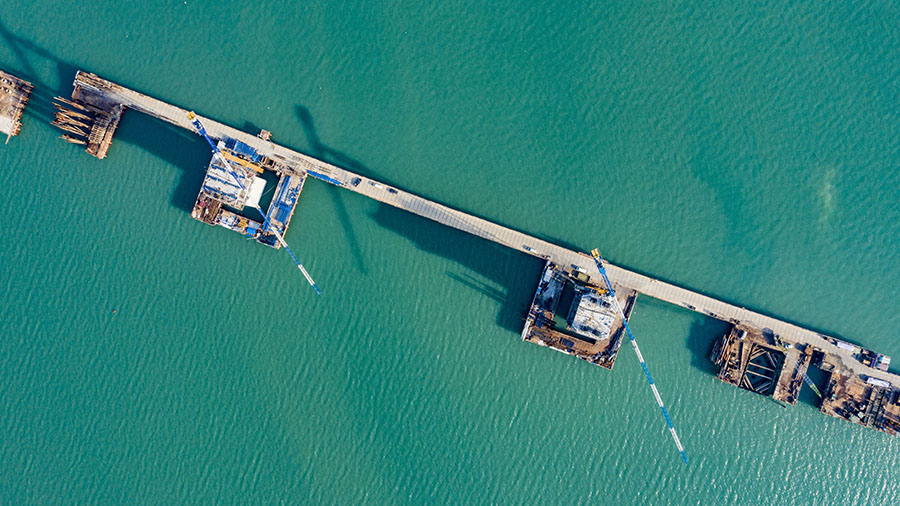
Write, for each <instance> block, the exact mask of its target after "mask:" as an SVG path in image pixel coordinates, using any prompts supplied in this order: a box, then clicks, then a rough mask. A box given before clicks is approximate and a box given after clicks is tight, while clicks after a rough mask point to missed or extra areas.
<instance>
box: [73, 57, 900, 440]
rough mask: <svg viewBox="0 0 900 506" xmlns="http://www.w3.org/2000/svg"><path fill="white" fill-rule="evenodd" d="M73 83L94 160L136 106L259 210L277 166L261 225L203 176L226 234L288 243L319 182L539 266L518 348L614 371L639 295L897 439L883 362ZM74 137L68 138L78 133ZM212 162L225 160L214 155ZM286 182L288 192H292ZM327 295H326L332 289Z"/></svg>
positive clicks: (786, 395) (238, 134)
mask: <svg viewBox="0 0 900 506" xmlns="http://www.w3.org/2000/svg"><path fill="white" fill-rule="evenodd" d="M74 86H75V89H74V91H73V94H72V99H71V100H69V99H63V98H60V99H59V100H60V101H61V102H62V103H63V104H67V105H68V106H69V107H70V109H69V110H68V111H69V112H66V110H64V108H62V107H59V109H60V111H61V112H60V113H61V114H63V115H65V116H66V118H68V119H72V118H75V119H77V121H78V123H79V125H78V132H74V133H76V134H78V135H80V138H75V137H72V136H71V135H68V134H67V135H66V136H65V138H66V140H68V141H69V142H76V143H80V144H85V145H87V151H88V152H89V153H90V154H92V155H94V156H97V157H98V158H102V157H104V156H106V154H107V151H108V150H109V146H110V144H111V142H112V138H113V134H114V131H115V128H116V126H117V125H118V122H119V119H120V118H121V115H122V113H123V111H125V110H128V109H131V110H134V111H138V112H141V113H144V114H147V115H149V116H152V117H154V118H158V119H160V120H163V121H166V122H168V123H171V124H173V125H176V126H178V127H181V128H185V129H187V130H190V131H193V132H196V131H197V126H196V125H197V124H198V123H197V122H202V126H203V127H205V134H204V135H207V136H208V138H209V139H213V140H215V141H218V142H220V143H221V144H220V145H219V146H220V147H221V148H222V153H223V156H225V158H228V159H229V160H232V161H234V160H233V158H232V157H234V158H238V159H239V160H238V161H235V163H237V164H238V165H240V166H243V167H245V168H246V169H247V171H246V174H247V177H248V179H247V181H251V184H250V185H249V186H248V187H247V188H243V184H238V185H235V187H236V188H238V189H241V190H246V195H245V194H243V193H242V194H241V197H240V198H242V199H245V200H246V199H250V200H251V201H253V203H254V205H255V202H256V201H255V200H253V199H254V198H255V197H254V196H253V195H252V194H253V186H252V180H253V177H251V176H252V173H253V172H254V171H256V170H257V169H260V170H272V171H274V172H276V173H277V174H278V175H279V177H281V179H280V181H282V183H280V186H279V188H280V189H279V190H278V195H279V196H278V197H277V198H276V201H277V205H276V203H275V202H273V206H275V208H270V210H269V211H267V212H265V213H264V214H265V215H264V216H261V217H259V218H258V219H257V220H256V221H253V220H251V219H248V220H247V221H245V222H241V221H240V217H231V216H230V215H222V214H219V213H220V211H225V212H231V211H228V210H226V209H219V208H217V207H216V206H217V205H218V204H216V202H220V201H221V199H222V198H225V197H222V195H223V194H224V193H223V192H224V190H223V188H225V186H227V185H229V184H231V183H230V182H229V181H230V180H225V178H224V177H219V178H218V179H217V180H209V178H210V177H211V176H210V175H211V174H212V176H213V179H216V178H215V175H216V169H214V166H215V165H216V163H215V161H213V162H211V163H210V170H209V171H208V173H207V180H205V183H204V184H206V183H209V186H208V187H207V186H205V187H204V188H207V189H201V190H200V196H199V197H198V206H200V207H199V208H197V207H195V213H194V217H195V218H197V219H200V220H202V221H205V222H207V223H210V224H218V225H221V226H226V227H228V228H231V229H233V230H236V231H239V232H241V233H242V234H244V235H251V236H253V237H255V238H256V239H257V240H258V241H260V242H263V243H268V244H270V245H273V246H277V244H284V245H286V244H285V243H283V240H281V239H279V240H278V241H274V240H271V239H270V238H269V236H268V235H267V233H266V232H265V231H266V229H267V226H266V225H267V224H268V223H270V222H271V223H275V224H277V226H275V227H274V228H271V231H272V234H277V235H278V237H279V238H280V237H281V236H283V235H284V233H285V232H286V229H287V225H288V220H289V218H290V216H291V215H292V213H293V206H294V205H296V200H297V196H298V194H299V193H300V190H301V189H302V182H303V181H304V180H306V179H307V178H309V177H311V178H314V179H319V180H322V181H325V182H327V183H329V184H333V185H335V186H339V187H341V188H343V189H346V190H348V191H352V192H355V193H359V194H362V195H364V196H366V197H369V198H371V199H374V200H377V201H379V202H382V203H384V204H387V205H390V206H393V207H396V208H399V209H403V210H406V211H409V212H411V213H415V214H417V215H419V216H422V217H425V218H428V219H430V220H433V221H436V222H438V223H441V224H443V225H446V226H449V227H453V228H455V229H458V230H461V231H463V232H468V233H470V234H473V235H476V236H478V237H481V238H483V239H486V240H488V241H492V242H495V243H498V244H501V245H503V246H506V247H509V248H512V249H514V250H516V251H519V252H521V253H523V254H526V255H531V256H534V257H538V258H541V259H543V260H544V261H545V263H546V266H545V270H544V272H543V274H542V277H541V279H540V280H538V282H537V285H538V286H537V291H536V293H535V297H534V300H533V302H532V305H531V309H530V310H529V312H528V315H527V317H526V319H525V322H524V328H523V331H522V338H523V339H525V340H529V341H531V342H535V343H537V344H540V345H543V346H548V347H550V348H553V349H555V350H557V351H560V352H563V353H567V354H570V355H574V356H576V357H579V358H582V359H584V360H586V361H588V362H592V363H595V364H598V365H601V366H604V367H608V368H611V367H612V364H613V363H614V360H615V356H616V353H617V352H618V349H619V344H620V343H621V340H622V336H623V332H625V333H629V334H630V332H627V320H625V319H624V318H623V313H624V314H625V315H628V314H630V312H631V310H632V309H633V305H634V300H635V298H636V297H637V296H638V295H645V296H648V297H652V298H655V299H659V300H662V301H665V302H668V303H671V304H675V305H678V306H681V307H683V308H686V309H688V310H691V311H696V312H698V313H702V314H704V315H706V316H708V317H711V318H715V319H717V320H721V321H724V322H727V323H729V324H731V329H730V330H729V332H728V333H727V334H726V335H725V336H723V337H722V339H721V340H720V341H718V342H717V343H716V345H715V348H714V349H713V350H712V355H711V359H712V360H713V361H714V362H715V363H717V364H718V365H720V366H721V372H720V373H719V378H720V379H722V380H723V381H725V382H728V383H731V384H734V385H736V386H739V387H741V388H745V389H747V390H750V391H753V392H756V393H759V394H762V395H766V396H771V397H773V398H774V399H775V400H778V401H780V402H783V403H786V404H794V403H795V402H796V400H797V398H798V394H799V391H800V389H801V388H802V385H803V384H805V383H812V382H811V381H810V380H809V378H808V376H807V374H806V373H807V371H808V369H809V368H810V367H813V368H819V369H821V370H822V371H824V372H825V375H826V377H827V381H826V383H825V385H823V386H824V393H823V400H822V404H821V410H822V411H823V412H825V413H827V414H829V415H832V416H835V417H839V418H842V419H845V420H848V421H851V422H854V423H857V424H860V425H863V426H867V427H872V428H876V429H878V430H881V431H883V432H886V433H889V434H897V433H898V432H900V376H898V375H896V374H894V373H892V372H890V371H889V370H888V364H889V361H890V359H889V358H888V357H885V356H883V355H879V354H877V353H875V352H872V351H870V350H866V349H864V348H861V347H859V346H856V345H853V344H850V343H847V342H844V341H842V340H839V339H836V338H833V337H829V336H827V335H824V334H821V333H818V332H815V331H813V330H809V329H805V328H802V327H799V326H797V325H794V324H792V323H789V322H786V321H782V320H779V319H778V318H774V317H772V316H768V315H765V314H761V313H759V312H755V311H751V310H748V309H745V308H743V307H739V306H736V305H733V304H729V303H727V302H724V301H721V300H718V299H715V298H713V297H710V296H707V295H704V294H701V293H698V292H694V291H691V290H688V289H685V288H682V287H679V286H676V285H673V284H671V283H667V282H664V281H660V280H658V279H654V278H651V277H648V276H645V275H643V274H639V273H637V272H634V271H631V270H628V269H625V268H622V267H619V266H616V265H612V264H609V263H605V262H604V264H603V265H605V275H608V281H609V283H608V284H607V283H606V282H605V280H604V279H602V278H601V277H600V276H599V274H600V273H599V272H598V266H599V265H600V264H599V263H596V262H595V260H594V258H592V256H591V255H588V254H586V253H583V252H580V251H573V250H570V249H567V248H565V247H562V246H559V245H556V244H553V243H550V242H547V241H544V240H541V239H538V238H536V237H533V236H531V235H528V234H525V233H523V232H519V231H517V230H513V229H510V228H508V227H504V226H502V225H498V224H496V223H491V222H490V221H487V220H485V219H482V218H479V217H476V216H472V215H469V214H466V213H464V212H462V211H458V210H455V209H452V208H450V207H447V206H445V205H442V204H440V203H437V202H434V201H431V200H428V199H425V198H423V197H420V196H417V195H414V194H412V193H410V192H407V191H405V190H403V189H400V188H395V187H392V186H391V185H388V184H385V183H382V182H380V181H377V180H374V179H371V178H369V177H366V176H364V175H361V174H356V173H353V172H351V171H348V170H346V169H344V168H341V167H338V166H335V165H332V164H329V163H327V162H324V161H322V160H318V159H316V158H313V157H310V156H307V155H304V154H302V153H299V152H297V151H294V150H291V149H289V148H287V147H284V146H280V145H278V144H275V143H273V142H271V140H270V138H269V135H268V133H267V132H265V131H263V132H261V133H260V134H252V133H247V132H243V131H241V130H238V129H235V128H232V127H230V126H228V125H225V124H222V123H219V122H217V121H214V120H212V119H209V118H205V117H201V116H199V115H196V116H195V118H196V122H195V121H192V119H191V118H194V116H192V117H191V118H189V111H188V110H186V109H182V108H180V107H176V106H174V105H171V104H168V103H165V102H162V101H160V100H157V99H155V98H152V97H149V96H147V95H144V94H142V93H139V92H137V91H134V90H131V89H128V88H125V87H123V86H120V85H118V84H115V83H113V82H110V81H108V80H105V79H102V78H100V77H98V76H96V75H94V74H90V73H85V72H78V74H77V75H76V78H75V82H74ZM69 123H71V122H69ZM69 123H67V124H69ZM71 130H72V129H70V131H69V133H73V132H72V131H71ZM229 146H230V147H229ZM215 148H216V147H215V146H214V149H215ZM245 155H246V156H245ZM214 158H217V159H221V157H219V155H216V157H214ZM223 163H225V164H227V163H228V162H223ZM219 165H221V163H220V164H219ZM219 168H221V167H219ZM257 172H258V171H257ZM285 178H287V180H288V183H285ZM291 178H293V181H294V185H295V186H290V184H289V181H290V180H291ZM217 185H218V186H217ZM210 188H211V189H210ZM216 188H218V190H216ZM285 188H287V190H285ZM282 190H284V191H282ZM288 190H290V191H288ZM285 191H287V193H285ZM217 192H218V193H217ZM216 195H219V196H218V197H217V196H216ZM284 195H287V196H284ZM217 199H219V200H217ZM201 202H202V204H201ZM226 204H227V203H226ZM210 206H213V208H212V209H211V208H210ZM278 206H281V208H278ZM260 212H261V213H262V211H261V210H260ZM232 214H233V213H232ZM223 216H224V218H223ZM260 220H261V221H260ZM261 230H262V232H260V231H261ZM297 263H298V265H299V262H297ZM301 270H302V266H301ZM304 274H305V271H304ZM307 279H309V278H307ZM310 281H311V280H310ZM324 288H325V290H326V291H327V287H324ZM610 297H614V299H610ZM620 306H621V307H624V310H622V309H621V307H620ZM629 337H631V336H629ZM648 379H650V378H649V374H648ZM652 384H653V382H652V380H651V385H652ZM654 392H655V387H654ZM667 420H668V416H667Z"/></svg>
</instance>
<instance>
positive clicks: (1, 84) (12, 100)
mask: <svg viewBox="0 0 900 506" xmlns="http://www.w3.org/2000/svg"><path fill="white" fill-rule="evenodd" d="M33 89H34V86H32V85H31V83H29V82H28V81H25V80H23V79H19V78H18V77H16V76H14V75H12V74H10V73H9V72H4V71H3V70H0V133H2V134H6V142H9V138H10V137H13V136H16V135H19V130H20V129H21V128H22V122H21V121H19V120H20V119H22V113H23V112H24V111H25V106H26V105H27V104H28V99H29V98H30V96H31V91H32V90H33Z"/></svg>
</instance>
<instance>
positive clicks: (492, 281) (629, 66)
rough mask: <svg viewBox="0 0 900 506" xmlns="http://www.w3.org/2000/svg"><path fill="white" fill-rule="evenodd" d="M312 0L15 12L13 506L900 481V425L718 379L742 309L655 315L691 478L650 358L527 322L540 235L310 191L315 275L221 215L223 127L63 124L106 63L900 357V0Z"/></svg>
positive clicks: (672, 498)
mask: <svg viewBox="0 0 900 506" xmlns="http://www.w3.org/2000/svg"><path fill="white" fill-rule="evenodd" d="M285 3H286V2H268V1H266V0H263V1H261V2H251V3H248V2H237V1H230V0H229V1H224V2H199V1H193V0H189V1H187V2H182V1H172V2H153V3H152V4H155V5H145V4H150V2H80V3H77V4H72V3H70V2H61V1H41V2H26V1H22V0H7V1H6V2H5V3H4V8H3V9H2V13H0V67H2V68H5V69H7V70H9V71H12V72H14V73H16V74H18V75H20V76H22V77H25V78H27V79H30V80H31V81H32V82H34V84H35V85H36V90H35V92H34V95H33V98H32V101H31V103H30V105H29V108H28V110H27V113H26V116H25V118H24V120H23V123H24V125H23V127H22V132H21V135H20V136H19V137H17V138H14V139H12V140H11V141H10V142H9V144H8V145H5V146H3V145H0V168H2V170H3V174H4V177H3V184H4V188H3V199H2V200H0V218H2V222H3V223H4V230H3V237H2V239H0V261H2V265H3V269H2V272H0V286H2V289H3V292H4V293H3V298H2V307H0V311H2V321H0V323H2V334H0V504H4V505H5V504H15V505H18V504H82V503H104V504H135V503H144V504H180V503H189V504H205V503H239V504H301V503H307V504H373V505H374V504H378V505H380V504H409V503H413V504H422V503H427V504H489V503H496V504H578V503H587V504H611V505H618V504H660V505H667V504H703V505H706V504H713V505H718V504H782V505H784V504H803V505H806V504H858V505H882V504H889V503H891V502H895V501H896V500H897V497H898V496H900V467H898V462H900V457H898V456H900V438H890V437H889V436H886V435H883V434H881V433H878V432H876V431H872V430H864V429H862V428H859V427H857V426H854V425H852V424H849V423H845V422H841V421H839V420H835V419H830V418H828V417H826V416H825V415H821V414H819V413H818V412H817V409H816V408H815V407H814V406H813V405H812V404H811V401H809V400H808V397H809V396H808V395H807V402H804V403H800V404H798V405H797V406H795V407H793V408H790V409H787V408H783V407H781V406H779V405H777V404H776V403H774V402H772V401H770V400H767V399H765V398H763V397H760V396H757V395H754V394H751V393H749V392H745V391H743V390H739V389H737V388H734V387H731V386H728V385H725V384H724V383H721V382H719V381H717V380H716V379H715V377H714V369H713V367H712V364H710V363H709V362H708V359H707V358H706V355H707V352H708V350H709V348H710V345H711V342H712V340H713V339H714V338H716V337H718V336H719V335H720V334H721V332H722V331H723V326H722V325H721V324H719V323H718V322H715V321H710V320H707V319H705V318H703V317H700V316H698V315H694V314H692V313H689V312H687V311H684V310H682V309H679V308H677V307H673V306H669V305H666V304H663V303H660V302H656V301H653V300H651V299H648V298H643V299H639V302H638V304H637V306H636V309H635V313H634V319H633V328H634V331H635V334H636V335H637V336H638V340H639V341H640V342H641V346H642V351H643V352H644V355H645V356H646V359H647V361H648V363H649V365H650V367H651V369H652V370H653V372H654V376H655V379H656V380H657V382H658V384H659V386H660V390H661V393H662V395H663V398H664V399H665V400H666V402H667V405H668V407H669V410H670V412H671V414H672V418H673V420H674V422H675V424H676V426H677V427H678V429H679V432H680V434H681V436H682V440H683V441H684V445H685V447H686V449H687V452H688V454H689V456H690V458H691V463H690V465H688V466H684V465H682V464H681V463H680V460H679V458H678V454H677V452H676V451H675V448H674V445H673V444H672V442H671V440H670V439H669V435H668V433H667V432H666V431H665V425H664V423H663V420H662V418H661V417H660V416H659V411H658V409H657V408H656V406H655V403H654V402H653V398H652V396H651V394H650V392H649V390H648V388H647V386H646V381H645V379H644V377H643V375H642V373H641V370H640V367H639V366H638V363H637V360H636V359H635V357H634V355H633V354H632V353H631V351H630V350H628V349H627V347H626V348H623V350H622V353H621V354H620V356H619V359H618V362H617V365H616V367H615V369H614V370H613V371H611V372H610V371H606V370H603V369H600V368H598V367H593V366H590V365H588V364H586V363H584V362H581V361H579V360H575V359H573V358H570V357H566V356H564V355H562V354H559V353H553V352H551V351H549V350H547V349H543V348H540V347H538V346H534V345H531V344H528V343H523V342H521V341H519V332H520V330H521V313H522V311H523V310H524V309H525V307H526V305H527V304H528V302H529V301H530V299H531V296H532V294H533V290H534V287H535V284H536V282H537V275H538V272H539V270H540V262H538V261H537V260H535V259H531V258H526V257H524V256H523V255H519V254H514V253H512V252H510V251H507V250H504V249H501V248H499V247H496V246H494V245H492V244H490V243H487V242H485V241H482V240H480V239H476V238H474V237H470V236H467V235H465V234H463V233H461V232H457V231H454V230H450V229H447V228H444V227H442V226H440V225H437V224H434V223H432V222H429V221H427V220H424V219H422V218H418V217H415V216H412V215H409V214H406V213H403V212H401V211H398V210H395V209H393V208H388V207H386V206H384V205H381V204H378V203H376V202H374V201H371V200H368V199H365V198H364V197H362V196H358V195H355V194H351V193H349V192H344V191H341V190H340V189H337V188H333V187H330V186H328V185H326V184H324V183H321V182H315V181H313V182H310V183H309V184H308V185H307V186H306V188H305V189H304V191H303V193H302V195H301V199H300V204H299V207H298V210H297V214H296V215H295V218H294V221H293V225H292V227H291V229H290V232H289V233H288V234H287V240H288V241H289V242H290V243H291V245H292V246H293V248H294V250H295V251H296V252H297V253H298V255H299V256H300V257H301V259H302V260H303V261H304V263H305V265H306V266H307V267H308V268H309V270H310V271H311V273H312V274H313V276H314V277H315V278H316V280H317V281H318V283H319V285H320V286H321V287H322V288H323V290H324V292H325V294H324V296H323V297H321V298H317V297H315V295H314V293H313V291H312V290H310V289H309V286H307V285H306V283H305V281H304V280H303V279H302V278H301V277H300V276H299V275H298V273H297V271H296V269H295V268H294V266H293V264H292V263H291V262H290V260H289V258H288V257H287V255H285V254H284V252H281V251H273V250H270V249H268V248H265V247H263V246H260V245H257V244H255V243H252V242H248V241H245V240H243V239H242V238H240V237H239V236H237V235H236V234H234V233H232V232H229V231H227V230H225V229H222V228H212V227H208V226H205V225H203V224H201V223H198V222H196V221H194V220H192V219H191V218H190V215H189V209H190V206H191V205H192V203H193V199H194V198H195V196H196V193H197V190H198V186H199V182H200V180H201V179H202V176H203V171H204V166H205V164H206V163H207V162H208V159H209V152H208V148H207V147H206V145H205V143H204V142H203V140H202V139H200V138H199V137H197V136H194V135H191V134H189V133H187V132H184V131H180V132H179V131H175V130H173V129H170V128H168V127H166V126H164V125H163V124H162V123H160V122H157V121H155V120H152V119H149V118H147V117H145V116H142V115H140V114H138V113H135V112H133V111H132V112H127V113H126V114H125V117H124V120H123V123H122V125H121V127H120V129H119V131H118V133H117V134H116V140H115V142H114V143H113V146H112V149H111V150H110V152H109V157H108V158H107V159H105V160H102V161H99V160H96V159H94V158H92V157H90V156H88V155H87V154H85V153H84V152H83V151H81V149H80V148H79V147H78V146H73V145H69V144H65V143H64V142H62V141H60V140H58V139H56V137H57V136H58V135H59V132H58V131H55V130H54V129H53V128H52V127H50V126H49V125H48V122H49V120H50V117H51V112H52V111H51V107H50V98H52V97H53V96H55V95H60V94H61V95H69V94H70V93H71V81H72V79H73V77H74V74H75V71H76V70H77V69H85V70H89V71H92V72H96V73H97V74H99V75H101V76H103V77H106V78H109V79H112V80H114V81H117V82H120V83H122V84H124V85H127V86H131V87H133V88H135V89H137V90H140V91H143V92H145V93H147V94H150V95H152V96H155V97H158V98H161V99H164V100H167V101H170V102H173V103H175V104H178V105H182V106H186V107H190V108H193V109H195V110H196V111H197V112H199V113H201V114H204V115H208V116H211V117H213V118H216V119H218V120H221V121H224V122H227V123H229V124H232V125H234V126H237V127H241V128H245V129H248V130H256V129H259V128H266V129H268V130H271V131H272V132H273V134H274V140H276V141H278V142H280V143H282V144H285V145H287V146H291V147H294V148H297V149H300V150H302V151H304V152H306V153H309V154H311V155H315V156H319V157H324V158H326V159H328V160H331V161H334V162H335V163H338V164H340V165H343V166H345V167H347V168H350V169H353V170H356V171H358V172H360V173H363V174H366V175H370V176H372V177H377V178H381V179H383V180H385V181H388V182H390V183H392V184H395V185H396V186H398V187H401V188H404V189H406V190H409V191H412V192H415V193H419V194H422V195H424V196H427V197H430V198H434V199H437V200H439V201H441V202H443V203H445V204H448V205H451V206H454V207H457V208H460V209H463V210H466V211H468V212H472V213H475V214H478V215H480V216H483V217H486V218H489V219H491V220H494V221H497V222H500V223H503V224H505V225H508V226H511V227H514V228H518V229H520V230H523V231H526V232H529V233H532V234H534V235H539V236H542V237H546V238H550V239H553V240H556V241H558V242H561V243H564V244H570V245H573V246H575V247H578V248H580V249H582V250H589V249H590V248H593V247H598V248H600V249H601V251H602V252H603V253H604V255H605V256H607V257H608V258H609V259H610V260H611V261H613V262H616V263H619V264H622V265H624V266H627V267H630V268H633V269H636V270H638V271H641V272H645V273H648V274H651V275H654V276H657V277H660V278H663V279H666V280H669V281H672V282H675V283H678V284H680V285H683V286H686V287H690V288H694V289H697V290H700V291H703V292H705V293H709V294H712V295H715V296H718V297H721V298H723V299H726V300H729V301H733V302H736V303H739V304H740V305H744V306H747V307H750V308H754V309H758V310H761V311H765V312H768V313H771V314H774V315H777V316H779V317H782V318H784V319H787V320H790V321H794V322H797V323H799V324H802V325H804V326H807V327H811V328H814V329H820V330H822V331H826V332H829V333H832V334H834V335H839V336H843V337H844V338H846V339H848V340H850V341H854V342H857V343H859V344H862V345H865V346H867V347H870V348H873V349H875V350H878V351H881V352H883V353H886V354H889V355H893V356H894V357H895V358H896V359H897V360H900V341H898V336H900V330H898V328H900V311H898V306H900V304H898V302H897V296H896V294H897V282H898V280H900V252H898V245H900V227H898V222H900V210H898V206H897V202H898V200H900V171H898V167H900V9H898V8H897V7H896V4H893V3H892V2H872V1H868V0H863V1H861V2H847V3H846V4H847V6H830V5H829V6H824V5H823V4H824V3H823V2H812V3H807V4H804V5H795V3H793V2H784V3H781V2H762V3H759V4H757V5H754V6H753V7H736V6H733V5H730V4H727V3H723V4H722V6H721V7H713V6H710V5H709V2H696V3H694V4H691V5H678V6H675V5H669V6H665V7H657V6H654V5H653V4H643V3H635V2H616V3H604V4H599V3H595V2H581V3H569V2H563V3H560V2H548V3H546V5H543V6H539V5H537V4H536V3H535V2H513V1H507V0H500V1H498V2H491V3H489V4H486V5H480V4H477V3H466V2H461V1H457V0H450V1H445V2H439V3H436V4H435V5H425V3H423V4H418V3H409V2H368V3H367V5H364V6H359V5H357V4H355V3H353V4H350V3H348V4H343V3H334V2H295V5H292V6H285V5H284V4H285ZM137 4H141V5H137ZM554 4H565V6H564V7H559V6H554Z"/></svg>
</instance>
